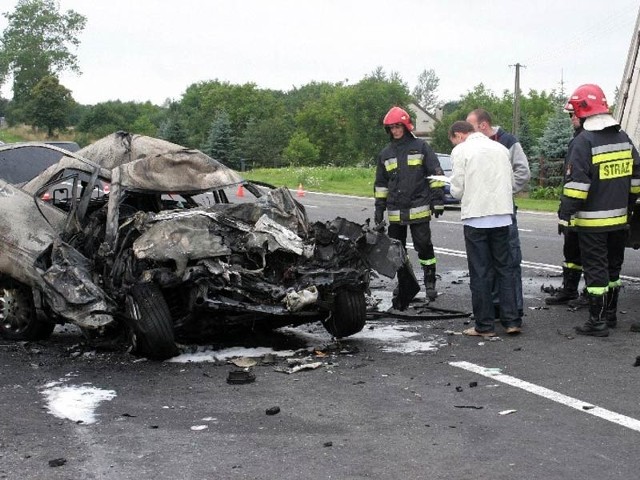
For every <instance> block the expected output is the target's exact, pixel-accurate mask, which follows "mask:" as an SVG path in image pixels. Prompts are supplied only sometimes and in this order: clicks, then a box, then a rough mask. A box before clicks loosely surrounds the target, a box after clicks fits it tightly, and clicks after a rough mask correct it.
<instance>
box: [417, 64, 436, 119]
mask: <svg viewBox="0 0 640 480" xmlns="http://www.w3.org/2000/svg"><path fill="white" fill-rule="evenodd" d="M439 86H440V79H439V78H438V76H437V75H436V72H435V70H433V69H431V70H423V71H422V73H421V74H420V75H419V76H418V84H417V85H416V86H415V88H414V89H413V91H412V92H411V94H412V95H413V98H414V99H415V101H416V102H418V105H420V106H421V107H422V108H424V109H425V110H426V111H427V112H434V111H435V110H436V108H438V103H439V100H438V93H437V92H438V87H439Z"/></svg>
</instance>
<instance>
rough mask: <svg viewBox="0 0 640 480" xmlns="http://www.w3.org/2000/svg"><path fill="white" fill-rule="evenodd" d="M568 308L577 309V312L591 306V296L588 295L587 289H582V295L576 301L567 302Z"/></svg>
mask: <svg viewBox="0 0 640 480" xmlns="http://www.w3.org/2000/svg"><path fill="white" fill-rule="evenodd" d="M567 306H568V307H570V308H575V309H576V310H577V309H579V308H586V307H588V306H589V294H588V293H587V289H586V288H584V289H582V292H580V295H578V298H576V299H575V300H569V301H568V302H567Z"/></svg>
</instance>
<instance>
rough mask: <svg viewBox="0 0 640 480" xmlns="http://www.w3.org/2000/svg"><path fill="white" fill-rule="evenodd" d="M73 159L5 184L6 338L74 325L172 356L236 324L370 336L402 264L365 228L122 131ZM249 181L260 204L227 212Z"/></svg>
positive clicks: (0, 242)
mask: <svg viewBox="0 0 640 480" xmlns="http://www.w3.org/2000/svg"><path fill="white" fill-rule="evenodd" d="M2 148H19V147H15V146H14V147H0V149H2ZM43 148H55V147H51V146H46V145H43ZM65 153H66V155H65V156H64V157H63V158H62V159H61V160H60V162H58V163H57V164H55V165H53V166H52V167H50V168H48V169H47V170H45V171H44V172H43V173H41V174H40V175H38V176H37V177H35V178H34V179H32V180H31V181H29V182H27V183H26V184H25V185H24V186H23V187H22V188H18V187H16V186H14V185H11V184H9V183H7V182H4V181H1V180H0V249H1V250H0V288H2V289H3V290H2V297H1V304H0V306H1V307H2V308H1V310H0V315H1V316H2V318H1V319H0V321H1V323H0V334H2V336H4V337H5V338H10V339H24V340H33V339H42V338H46V337H47V336H48V335H49V334H50V333H51V332H52V330H53V328H54V325H55V323H64V322H71V323H74V324H76V325H78V326H79V327H81V328H82V330H83V331H85V332H86V333H87V334H88V335H92V334H93V333H95V332H98V333H113V332H127V334H128V338H129V339H130V341H131V343H132V347H133V349H134V351H135V352H136V353H138V354H140V355H144V356H147V357H149V358H155V359H163V358H168V357H171V356H173V355H175V354H176V353H177V352H178V350H177V347H176V343H175V339H176V338H178V339H180V338H181V337H188V336H191V337H193V336H198V335H200V334H202V333H203V332H208V331H216V330H217V329H220V328H228V327H229V326H232V325H241V326H243V327H244V326H252V327H260V326H264V327H267V328H274V327H279V326H283V325H290V324H302V323H307V322H314V321H318V320H319V321H321V322H322V324H323V325H324V326H325V328H326V329H327V330H328V331H329V332H330V333H331V334H332V335H334V336H336V337H344V336H348V335H351V334H353V333H356V332H358V331H360V330H361V329H362V328H363V327H364V324H365V319H366V307H365V294H366V293H367V292H368V288H369V280H370V275H371V272H372V270H373V269H375V270H377V271H378V272H379V273H382V274H383V275H386V276H388V277H393V276H394V275H395V274H396V271H397V270H398V269H399V268H400V267H401V266H402V264H403V262H404V260H405V257H406V254H405V252H404V250H403V248H402V246H401V245H400V244H399V243H398V242H396V241H393V240H391V239H389V237H387V236H386V235H385V234H383V233H380V232H376V231H373V230H371V229H369V228H368V225H358V224H355V223H353V222H350V221H348V220H346V219H342V218H336V219H335V220H333V221H330V222H316V223H314V224H310V223H309V222H308V220H307V217H306V213H305V210H304V207H303V206H302V205H301V204H300V203H298V202H297V201H296V200H295V199H294V198H293V197H292V196H291V193H290V192H289V190H288V189H286V188H278V189H271V190H268V191H267V192H266V193H264V194H263V193H262V191H261V190H260V189H259V188H258V187H256V186H255V185H253V184H250V183H248V182H244V181H243V179H242V178H241V177H240V176H239V175H238V174H237V173H236V172H235V171H233V170H230V169H229V168H227V167H225V166H224V165H222V164H221V163H219V162H217V161H216V160H214V159H212V158H210V157H208V156H207V155H205V154H203V153H202V152H200V151H197V150H189V149H185V148H183V147H181V146H179V145H175V144H172V143H169V142H166V141H163V140H159V139H154V138H150V137H144V136H138V135H131V134H127V133H125V132H118V133H116V134H114V135H111V136H109V137H106V138H104V139H102V140H100V141H98V142H96V143H94V144H92V145H89V146H88V147H85V148H84V149H82V150H80V151H78V152H77V153H68V152H65ZM241 183H242V184H243V186H244V188H246V189H247V190H248V191H250V192H251V193H253V194H254V195H255V196H256V199H255V201H251V202H242V203H236V204H232V203H229V201H228V198H227V196H226V194H225V190H224V188H225V187H230V186H233V185H238V184H241Z"/></svg>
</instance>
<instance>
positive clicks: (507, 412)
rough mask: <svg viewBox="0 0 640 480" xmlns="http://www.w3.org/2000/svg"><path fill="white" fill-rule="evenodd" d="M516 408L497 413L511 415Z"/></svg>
mask: <svg viewBox="0 0 640 480" xmlns="http://www.w3.org/2000/svg"><path fill="white" fill-rule="evenodd" d="M516 412H517V410H503V411H501V412H500V413H499V415H511V414H512V413H516Z"/></svg>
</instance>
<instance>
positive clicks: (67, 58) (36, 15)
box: [0, 0, 87, 112]
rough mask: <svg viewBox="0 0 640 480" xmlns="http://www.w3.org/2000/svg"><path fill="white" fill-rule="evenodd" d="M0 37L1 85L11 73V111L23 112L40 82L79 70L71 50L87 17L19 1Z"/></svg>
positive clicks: (45, 0) (40, 1)
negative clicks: (13, 105)
mask: <svg viewBox="0 0 640 480" xmlns="http://www.w3.org/2000/svg"><path fill="white" fill-rule="evenodd" d="M4 17H5V18H6V19H7V21H8V24H7V27H6V28H5V30H4V31H3V32H2V36H1V37H0V85H2V84H4V83H5V82H6V80H7V78H8V76H9V75H10V74H13V100H14V102H16V106H15V109H14V111H16V112H24V109H23V107H24V106H25V105H26V104H27V103H28V101H29V98H30V95H31V92H32V90H33V88H34V87H35V86H36V85H37V84H38V82H39V81H40V80H42V79H43V78H44V77H47V76H49V75H57V74H59V73H61V72H63V71H67V70H71V71H73V72H78V73H79V71H80V69H79V66H78V59H77V57H76V55H75V54H73V53H72V52H71V51H70V48H71V47H77V46H78V45H79V44H80V41H79V40H78V36H79V35H80V33H81V32H82V31H83V29H84V27H85V25H86V21H87V19H86V17H84V16H82V15H80V14H79V13H76V12H75V11H73V10H67V11H66V12H64V13H61V12H60V11H59V4H58V2H57V1H55V0H18V3H17V4H16V7H15V9H14V11H13V12H12V13H9V12H5V13H4Z"/></svg>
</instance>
